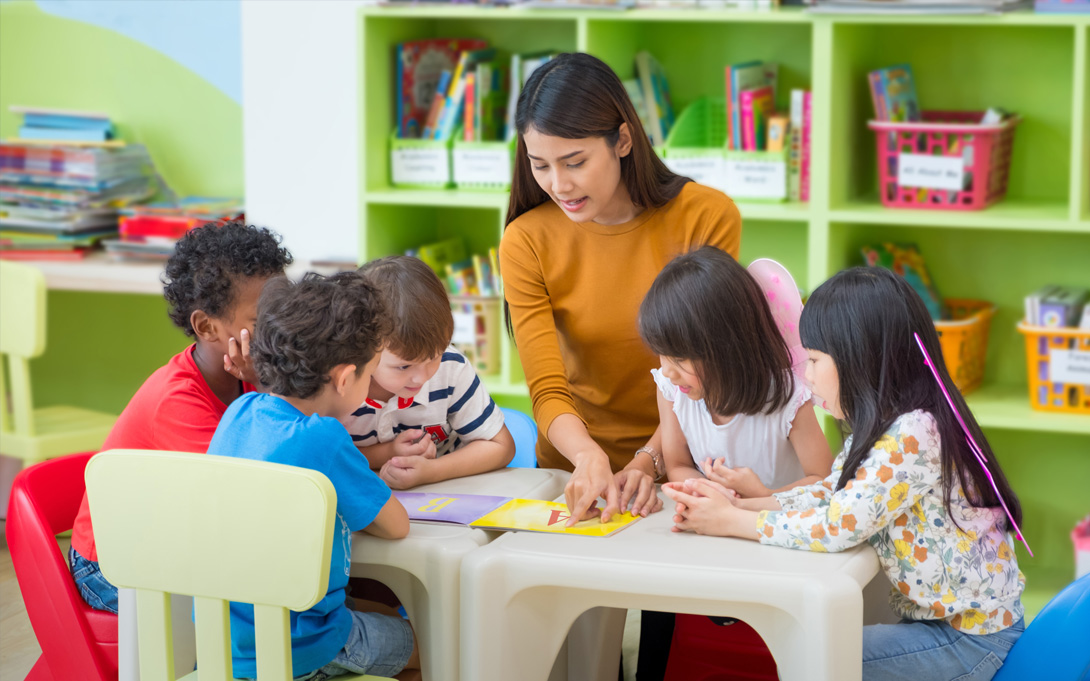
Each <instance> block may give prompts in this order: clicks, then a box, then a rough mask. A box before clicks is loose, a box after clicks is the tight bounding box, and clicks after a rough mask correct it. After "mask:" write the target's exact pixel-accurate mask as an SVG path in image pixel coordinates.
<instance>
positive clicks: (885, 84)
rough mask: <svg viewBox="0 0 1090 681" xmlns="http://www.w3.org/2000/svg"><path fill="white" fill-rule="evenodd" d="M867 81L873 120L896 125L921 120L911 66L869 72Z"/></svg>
mask: <svg viewBox="0 0 1090 681" xmlns="http://www.w3.org/2000/svg"><path fill="white" fill-rule="evenodd" d="M867 81H868V82H869V84H870V95H871V101H872V102H873V103H874V117H875V119H877V120H880V121H893V122H897V123H899V122H904V121H918V120H920V119H921V115H920V103H919V101H918V100H917V98H916V84H915V82H914V81H913V78H912V67H911V66H909V65H908V64H898V65H897V66H889V67H887V68H884V69H878V70H877V71H871V72H870V73H869V74H867Z"/></svg>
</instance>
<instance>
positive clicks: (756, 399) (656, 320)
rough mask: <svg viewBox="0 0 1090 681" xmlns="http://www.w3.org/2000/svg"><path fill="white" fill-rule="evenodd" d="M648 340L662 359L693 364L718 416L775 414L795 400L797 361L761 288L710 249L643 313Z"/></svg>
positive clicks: (683, 259)
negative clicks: (794, 365)
mask: <svg viewBox="0 0 1090 681" xmlns="http://www.w3.org/2000/svg"><path fill="white" fill-rule="evenodd" d="M639 328H640V337H641V338H643V342H644V343H646V344H647V346H648V347H649V348H651V351H652V352H654V353H655V354H656V355H662V356H664V357H669V358H671V359H675V360H689V361H691V362H692V363H693V368H694V370H695V371H696V374H697V375H698V376H699V377H700V382H701V384H703V387H704V402H705V404H707V406H708V409H709V410H711V411H712V412H713V413H716V414H720V415H722V416H729V415H732V414H760V413H772V412H773V411H775V410H777V409H782V408H783V407H784V406H786V405H787V403H788V402H789V401H790V399H791V393H792V391H793V390H794V387H795V384H794V378H793V377H792V374H791V355H790V353H789V351H788V349H787V344H786V343H785V342H784V340H783V336H781V335H780V332H779V330H778V329H777V328H776V321H775V320H774V319H773V318H772V311H771V310H770V309H769V308H768V303H767V302H766V301H765V296H764V292H763V291H761V287H760V286H759V285H758V284H757V281H756V280H755V279H754V278H753V276H752V275H750V273H749V271H748V270H746V268H745V267H742V265H741V264H739V263H738V261H737V260H735V259H734V258H733V257H731V256H730V254H728V253H726V252H724V251H722V250H720V249H718V248H716V247H714V246H704V247H702V248H699V249H697V250H695V251H692V252H690V253H685V254H683V255H679V256H677V257H676V258H674V259H673V260H672V261H670V263H669V264H668V265H666V267H664V268H663V270H662V272H659V275H658V276H657V277H655V282H654V283H653V284H651V289H650V290H649V291H648V292H647V296H646V297H644V299H643V303H642V304H641V305H640V318H639Z"/></svg>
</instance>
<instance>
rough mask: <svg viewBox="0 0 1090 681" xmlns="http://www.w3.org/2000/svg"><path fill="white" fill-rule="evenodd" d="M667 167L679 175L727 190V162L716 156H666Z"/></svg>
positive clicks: (720, 189)
mask: <svg viewBox="0 0 1090 681" xmlns="http://www.w3.org/2000/svg"><path fill="white" fill-rule="evenodd" d="M662 162H663V163H665V164H666V167H667V168H669V169H670V170H672V171H674V172H675V173H677V174H678V175H684V176H685V177H688V178H691V179H692V180H693V182H697V183H699V184H702V185H705V186H708V187H712V188H714V189H718V190H719V191H721V192H725V191H727V170H726V167H725V164H726V162H725V161H724V160H723V159H722V158H716V157H715V156H695V157H693V158H664V159H662Z"/></svg>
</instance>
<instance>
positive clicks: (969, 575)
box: [665, 267, 1025, 681]
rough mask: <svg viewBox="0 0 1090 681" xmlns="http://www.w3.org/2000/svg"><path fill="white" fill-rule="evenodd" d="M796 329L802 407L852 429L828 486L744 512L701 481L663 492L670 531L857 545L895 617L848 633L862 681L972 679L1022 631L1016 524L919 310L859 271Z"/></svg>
mask: <svg viewBox="0 0 1090 681" xmlns="http://www.w3.org/2000/svg"><path fill="white" fill-rule="evenodd" d="M800 331H801V335H802V343H803V345H804V346H805V347H806V348H807V353H808V354H809V360H808V362H807V371H806V374H807V378H808V379H809V380H810V381H811V383H812V384H813V386H814V392H815V394H817V395H820V396H821V397H817V398H815V400H821V402H822V406H823V408H825V409H826V410H828V411H829V413H831V414H832V415H833V416H835V417H836V418H838V419H843V420H844V421H845V422H846V423H847V425H848V426H849V427H850V428H851V431H852V435H851V436H850V437H849V438H848V439H847V440H846V441H845V442H844V448H843V450H842V451H841V453H840V455H839V456H838V457H837V459H836V463H835V464H834V466H833V472H832V474H831V475H830V476H829V477H827V478H826V479H825V480H824V481H822V482H820V483H817V484H813V485H807V486H803V487H798V488H796V489H793V490H791V491H789V492H784V493H781V494H776V495H773V496H771V497H765V498H759V499H734V498H732V495H731V494H730V493H729V490H727V489H725V488H723V487H722V486H718V485H715V484H714V483H711V482H707V481H695V480H694V481H686V482H684V483H670V484H668V485H666V486H665V491H666V493H667V494H668V495H669V496H670V497H671V498H673V499H674V500H675V501H676V502H677V515H676V516H675V517H674V522H675V524H676V529H678V530H692V531H694V532H697V533H700V534H714V535H721V536H733V537H743V538H747V539H758V540H760V541H761V542H762V543H764V544H773V545H777V546H786V547H790V548H796V549H803V550H809V551H843V550H845V549H847V548H850V547H852V546H856V545H858V544H861V543H863V542H867V543H869V544H871V545H872V546H873V547H874V548H875V549H876V550H877V552H878V559H879V561H880V562H881V564H882V568H883V569H884V570H885V572H886V575H887V576H888V577H889V579H890V581H891V582H893V585H894V588H893V589H892V590H891V598H890V605H891V606H892V608H893V610H894V612H896V613H897V614H898V615H900V616H901V617H902V618H903V619H902V620H901V623H900V624H892V625H872V626H868V627H865V628H864V630H863V678H865V679H881V680H886V679H913V680H915V679H918V678H920V674H921V670H926V676H927V678H928V679H954V678H958V679H961V678H965V679H970V678H971V679H973V680H974V681H987V679H990V678H992V675H993V674H994V673H995V671H996V670H997V669H998V668H999V666H1000V665H1001V664H1002V661H1003V660H1004V659H1005V658H1006V656H1007V652H1008V651H1009V650H1010V648H1011V646H1012V645H1014V643H1015V641H1016V640H1017V639H1018V637H1019V636H1020V635H1021V633H1022V629H1023V623H1022V613H1023V607H1022V602H1021V593H1022V590H1023V588H1024V586H1025V578H1024V577H1023V576H1022V573H1021V572H1020V571H1019V570H1018V561H1017V559H1016V558H1015V555H1014V542H1013V540H1012V539H1011V536H1010V534H1009V533H1010V530H1011V529H1013V527H1014V526H1015V525H1020V524H1021V520H1022V511H1021V507H1020V506H1019V504H1018V498H1017V497H1016V496H1015V495H1014V492H1013V491H1012V490H1011V488H1010V485H1009V484H1008V483H1007V480H1006V478H1005V477H1004V475H1003V471H1002V470H1001V469H1000V467H999V463H998V462H997V460H996V458H995V455H994V454H993V453H992V451H991V448H990V447H989V446H988V443H987V440H986V439H985V438H984V434H983V432H981V430H980V426H978V425H977V423H976V421H975V420H974V419H973V416H972V414H971V413H970V412H969V410H968V408H967V407H966V406H965V400H964V398H962V396H961V393H959V392H958V390H957V388H955V387H954V383H953V381H951V380H950V376H949V374H948V373H947V371H946V366H945V364H944V363H943V361H942V352H941V349H940V347H939V338H938V335H937V334H936V333H935V327H934V325H933V324H932V323H931V317H930V316H929V315H928V313H927V308H926V307H925V306H924V303H923V301H922V300H921V299H920V297H919V296H918V295H917V294H916V293H915V292H914V291H913V290H912V288H911V287H910V286H909V285H908V284H907V283H906V282H905V281H904V280H902V279H901V278H900V277H898V276H897V275H895V274H893V273H891V272H889V271H887V270H882V269H877V268H862V267H860V268H855V269H851V270H847V271H844V272H840V273H839V274H837V275H836V276H834V277H833V278H832V279H830V280H829V281H827V282H826V283H824V284H822V285H821V286H820V287H818V289H817V290H816V291H814V294H813V295H812V296H811V297H810V300H809V303H808V304H807V305H806V308H805V309H804V310H803V313H802V323H801V328H800ZM913 334H919V338H920V339H921V340H922V342H923V345H924V346H925V347H926V348H927V352H928V354H929V355H930V356H931V358H932V359H933V360H934V363H935V367H936V369H937V372H938V375H939V376H940V377H941V384H940V383H939V382H938V381H936V379H935V377H934V376H933V375H932V374H931V371H930V369H929V368H928V367H927V366H926V365H925V364H924V355H923V353H922V352H921V350H920V347H919V346H918V345H917V342H916V339H915V337H914V335H913ZM944 389H945V392H946V393H948V394H949V396H950V400H951V402H952V404H953V405H954V406H955V407H956V412H955V410H954V409H953V408H951V405H950V403H948V402H947V398H946V395H945V394H944ZM958 414H960V416H961V418H963V420H964V423H965V426H964V430H963V427H962V426H959V422H958V421H959V417H958ZM970 434H971V437H972V439H973V440H974V441H975V442H976V444H977V445H979V447H980V451H981V453H982V454H983V458H984V460H985V461H986V462H987V463H986V464H983V463H981V462H980V461H978V459H976V457H975V455H974V454H973V453H972V450H971V449H970V444H969V441H968V437H967V436H968V435H970ZM985 465H986V466H987V470H988V471H990V473H991V476H992V478H994V485H995V486H994V487H993V483H992V481H991V480H989V478H988V475H987V472H986V471H985V469H984V466H985ZM1004 504H1005V506H1006V508H1007V509H1009V513H1010V516H1009V517H1010V522H1008V519H1007V517H1005V515H1004V509H1003V508H1002V507H1001V506H1002V505H1004Z"/></svg>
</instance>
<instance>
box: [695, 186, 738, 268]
mask: <svg viewBox="0 0 1090 681" xmlns="http://www.w3.org/2000/svg"><path fill="white" fill-rule="evenodd" d="M708 218H709V219H708V220H707V221H706V222H705V224H704V227H705V229H706V230H707V231H706V232H705V233H704V240H703V243H706V244H707V245H709V246H715V247H716V248H718V249H720V250H723V251H726V252H727V253H730V254H731V256H732V257H733V258H734V259H735V260H737V259H738V252H739V249H740V248H741V245H742V214H741V213H739V212H738V206H737V205H736V204H735V203H734V201H733V200H732V199H730V198H729V197H728V198H727V200H726V201H724V202H718V201H717V202H716V203H715V209H714V212H713V214H712V215H709V216H708Z"/></svg>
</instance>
